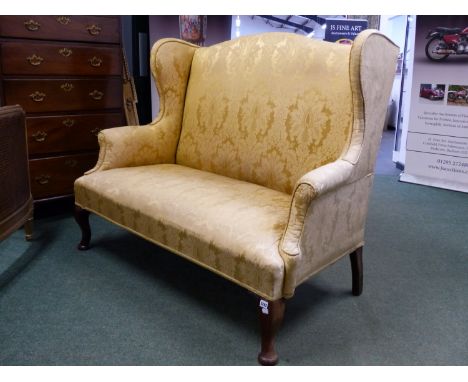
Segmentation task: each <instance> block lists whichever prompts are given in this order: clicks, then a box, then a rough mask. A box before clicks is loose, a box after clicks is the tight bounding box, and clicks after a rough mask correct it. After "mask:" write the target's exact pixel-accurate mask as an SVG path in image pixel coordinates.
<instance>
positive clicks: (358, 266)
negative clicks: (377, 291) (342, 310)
mask: <svg viewBox="0 0 468 382" xmlns="http://www.w3.org/2000/svg"><path fill="white" fill-rule="evenodd" d="M349 258H350V260H351V272H352V273H353V295H354V296H360V295H361V293H362V280H363V273H362V272H363V270H362V247H359V248H358V249H356V250H355V251H354V252H353V253H351V254H350V255H349Z"/></svg>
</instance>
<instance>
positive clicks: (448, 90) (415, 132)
mask: <svg viewBox="0 0 468 382" xmlns="http://www.w3.org/2000/svg"><path fill="white" fill-rule="evenodd" d="M467 26H468V16H418V17H417V20H416V40H415V51H414V65H413V83H412V89H411V105H410V119H409V127H408V137H407V141H406V161H405V170H404V172H403V173H402V174H401V176H400V180H401V181H404V182H410V183H418V184H424V185H428V186H435V187H441V188H447V189H451V190H457V191H464V192H468V41H467V34H468V28H467V29H465V27H467Z"/></svg>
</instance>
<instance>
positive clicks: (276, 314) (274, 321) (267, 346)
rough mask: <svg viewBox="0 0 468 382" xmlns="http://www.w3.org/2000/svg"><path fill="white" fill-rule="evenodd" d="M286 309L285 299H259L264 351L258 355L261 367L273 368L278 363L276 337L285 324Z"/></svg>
mask: <svg viewBox="0 0 468 382" xmlns="http://www.w3.org/2000/svg"><path fill="white" fill-rule="evenodd" d="M284 308H285V300H284V299H279V300H276V301H267V300H264V299H262V298H260V299H259V303H258V313H259V318H260V331H261V336H262V349H261V351H260V354H259V355H258V362H259V363H260V364H261V365H264V366H273V365H276V364H277V363H278V354H277V353H276V349H275V336H276V333H277V332H278V329H279V327H280V326H281V323H282V322H283V317H284Z"/></svg>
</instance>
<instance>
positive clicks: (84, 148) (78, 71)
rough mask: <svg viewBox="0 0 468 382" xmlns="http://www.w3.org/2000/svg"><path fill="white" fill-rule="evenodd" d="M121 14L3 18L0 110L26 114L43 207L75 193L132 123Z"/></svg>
mask: <svg viewBox="0 0 468 382" xmlns="http://www.w3.org/2000/svg"><path fill="white" fill-rule="evenodd" d="M120 30H121V27H120V17H118V16H0V104H1V105H15V104H19V105H21V106H22V108H23V109H24V110H25V112H26V127H27V141H28V147H29V168H30V175H31V189H32V195H33V198H34V200H35V201H39V200H46V199H51V198H57V197H65V196H70V195H72V194H73V183H74V181H75V179H76V178H78V177H79V176H81V175H83V173H84V172H85V171H87V170H89V169H90V168H92V167H93V166H94V164H95V163H96V161H97V156H98V147H99V146H98V142H97V135H98V133H99V131H101V130H102V129H106V128H110V127H116V126H122V125H125V114H124V110H123V106H124V105H123V94H122V93H123V77H122V76H123V63H122V50H121V32H120Z"/></svg>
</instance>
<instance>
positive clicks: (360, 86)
mask: <svg viewBox="0 0 468 382" xmlns="http://www.w3.org/2000/svg"><path fill="white" fill-rule="evenodd" d="M397 55H398V48H397V47H396V46H395V45H394V44H393V43H392V42H390V41H389V40H388V39H387V38H386V37H384V36H383V35H381V34H380V33H378V32H377V31H374V30H367V31H364V32H362V33H361V34H359V35H358V36H357V38H356V40H355V41H354V44H353V45H352V46H349V45H340V44H332V43H327V42H322V41H314V40H311V39H308V38H306V37H303V36H298V35H295V34H292V33H266V34H259V35H254V36H246V37H241V38H238V39H235V40H231V41H227V42H224V43H221V44H217V45H213V46H211V47H198V46H196V45H192V44H189V43H186V42H184V41H180V40H177V39H163V40H160V41H158V42H157V43H156V44H155V45H154V46H153V48H152V51H151V69H152V72H153V76H154V79H155V81H156V84H157V89H158V92H159V95H160V112H159V115H158V117H157V118H156V119H155V120H154V121H153V122H152V123H150V124H149V125H145V126H124V127H119V128H114V129H107V130H103V131H101V133H100V134H99V143H100V154H99V159H98V162H97V164H96V166H95V167H94V168H93V169H91V170H90V171H88V172H87V173H86V174H85V175H84V176H82V177H81V178H79V179H78V180H77V181H76V183H75V203H76V214H75V217H76V220H77V222H78V224H79V225H80V227H81V230H82V239H81V242H80V244H79V249H81V250H86V249H88V248H89V244H90V236H91V231H90V227H89V222H88V216H89V213H90V212H93V213H95V214H97V215H100V216H102V217H104V218H105V219H107V220H109V221H111V222H113V223H115V224H117V225H119V226H122V227H124V228H126V229H127V230H129V231H130V232H133V233H135V234H137V235H139V236H141V237H143V238H145V239H147V240H149V241H151V242H153V243H155V244H157V245H159V246H161V247H163V248H166V249H167V250H169V251H171V252H173V253H176V254H178V255H180V256H182V257H184V258H186V259H188V260H190V261H193V262H195V263H197V264H199V265H201V266H203V267H205V268H207V269H209V270H211V271H213V272H215V273H216V274H218V275H221V276H223V277H225V278H226V279H228V280H231V281H232V282H234V283H237V284H239V285H240V286H242V287H244V288H245V289H247V290H249V291H251V292H253V293H254V294H255V295H257V296H258V298H259V301H258V308H257V309H258V310H259V316H260V323H261V352H260V354H259V356H258V360H259V362H260V363H261V364H275V363H276V362H277V361H278V356H277V353H276V351H275V346H274V336H275V333H276V331H277V329H278V327H279V325H280V323H281V321H282V318H283V313H284V306H285V299H288V298H291V297H292V296H293V295H294V291H295V289H296V288H297V287H298V286H299V285H300V284H301V283H303V282H304V281H305V280H307V279H308V278H309V277H311V276H313V275H314V274H316V273H317V272H319V271H320V270H322V269H323V268H325V267H327V266H328V265H330V264H332V263H334V262H335V261H337V260H338V259H340V258H341V257H343V256H346V255H350V258H351V265H352V276H353V286H352V291H353V294H354V295H359V294H360V293H361V291H362V246H363V244H364V226H365V220H366V214H367V205H368V199H369V194H370V192H371V187H372V180H373V168H374V163H375V158H376V154H377V150H378V147H379V143H380V139H381V136H382V129H383V124H384V120H385V116H386V108H387V103H388V102H387V101H388V98H389V95H390V90H391V87H392V84H393V78H394V73H395V65H396V58H397Z"/></svg>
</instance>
